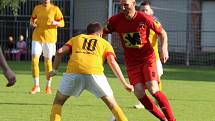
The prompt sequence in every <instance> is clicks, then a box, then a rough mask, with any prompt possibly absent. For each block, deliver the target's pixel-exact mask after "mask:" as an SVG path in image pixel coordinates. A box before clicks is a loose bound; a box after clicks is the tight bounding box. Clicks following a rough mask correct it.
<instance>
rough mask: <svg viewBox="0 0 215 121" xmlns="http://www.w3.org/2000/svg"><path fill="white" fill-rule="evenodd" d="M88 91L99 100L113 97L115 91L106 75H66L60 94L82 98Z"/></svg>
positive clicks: (64, 75) (62, 81)
mask: <svg viewBox="0 0 215 121" xmlns="http://www.w3.org/2000/svg"><path fill="white" fill-rule="evenodd" d="M85 89H86V90H88V91H89V92H91V93H92V94H94V95H95V96H96V97H97V98H101V97H103V96H113V91H112V89H111V87H110V85H109V83H108V81H107V78H106V77H105V75H95V74H69V73H64V74H63V78H62V80H61V83H60V86H59V92H60V93H62V94H63V95H66V96H76V97H78V96H80V95H81V93H82V92H83V91H84V90H85Z"/></svg>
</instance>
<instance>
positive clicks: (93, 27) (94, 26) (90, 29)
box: [87, 22, 103, 34]
mask: <svg viewBox="0 0 215 121" xmlns="http://www.w3.org/2000/svg"><path fill="white" fill-rule="evenodd" d="M102 30H103V27H102V26H101V24H100V23H99V22H91V23H90V24H88V26H87V34H93V33H97V32H101V31H102Z"/></svg>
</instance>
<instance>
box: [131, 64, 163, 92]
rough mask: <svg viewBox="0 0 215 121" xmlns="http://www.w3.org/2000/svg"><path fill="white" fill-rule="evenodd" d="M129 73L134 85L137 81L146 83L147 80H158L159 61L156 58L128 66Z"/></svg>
mask: <svg viewBox="0 0 215 121" xmlns="http://www.w3.org/2000/svg"><path fill="white" fill-rule="evenodd" d="M127 74H128V78H129V81H130V83H131V84H132V85H136V84H137V83H142V84H143V85H145V83H146V82H147V81H158V72H157V62H156V60H150V61H148V62H146V63H143V64H141V65H138V66H135V67H131V68H128V69H127ZM158 83H159V81H158ZM145 88H146V87H145Z"/></svg>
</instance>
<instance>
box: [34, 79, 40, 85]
mask: <svg viewBox="0 0 215 121" xmlns="http://www.w3.org/2000/svg"><path fill="white" fill-rule="evenodd" d="M34 86H39V78H38V77H36V78H34Z"/></svg>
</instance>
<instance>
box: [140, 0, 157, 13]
mask: <svg viewBox="0 0 215 121" xmlns="http://www.w3.org/2000/svg"><path fill="white" fill-rule="evenodd" d="M139 10H140V11H142V12H144V13H146V14H148V15H153V14H154V12H153V10H152V8H151V3H150V2H149V1H143V2H142V3H141V4H140V7H139Z"/></svg>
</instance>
